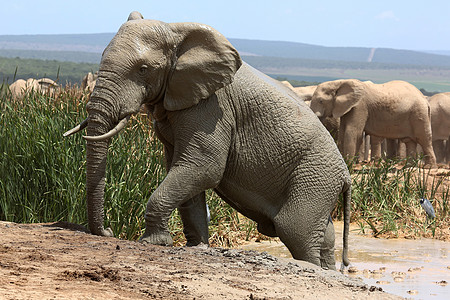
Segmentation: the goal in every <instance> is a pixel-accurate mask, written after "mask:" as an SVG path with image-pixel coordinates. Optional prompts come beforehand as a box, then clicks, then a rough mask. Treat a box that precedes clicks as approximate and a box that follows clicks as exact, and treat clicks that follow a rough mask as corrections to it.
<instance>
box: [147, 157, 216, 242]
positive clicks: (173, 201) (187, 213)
mask: <svg viewBox="0 0 450 300" xmlns="http://www.w3.org/2000/svg"><path fill="white" fill-rule="evenodd" d="M192 174H196V176H193V175H192ZM208 176H209V175H207V174H201V172H200V171H199V170H198V169H195V168H193V167H191V166H190V167H172V168H171V169H170V171H169V173H168V174H167V176H166V178H165V179H164V181H163V182H162V183H161V184H160V185H159V186H158V188H157V189H156V190H155V192H153V194H152V195H151V197H150V200H149V201H148V203H147V209H146V212H145V222H146V228H145V233H144V235H143V236H142V237H141V241H143V242H148V243H150V244H156V245H172V244H173V241H172V237H171V236H170V234H169V230H168V220H169V217H170V214H171V213H172V211H173V210H174V209H175V208H177V207H182V206H183V205H186V207H185V208H186V209H185V210H184V211H183V208H182V214H183V218H185V219H184V220H186V221H187V228H186V230H187V231H188V232H189V233H188V237H189V238H191V236H189V235H191V234H192V236H194V237H195V239H203V240H204V239H207V238H206V230H207V226H206V225H205V223H206V204H205V202H204V197H203V195H202V196H199V194H200V193H203V192H204V191H205V190H206V189H208V188H210V187H212V186H214V185H215V184H216V183H217V182H218V180H214V179H215V176H213V175H212V174H210V176H209V177H208ZM210 180H214V182H213V183H212V182H210ZM190 205H193V206H191V207H190ZM200 207H201V208H200ZM198 209H200V212H198V211H197V210H198ZM196 216H200V217H201V219H195V217H196ZM190 230H193V231H192V232H191V231H190ZM194 242H197V241H194ZM194 242H192V243H194ZM190 244H191V242H190Z"/></svg>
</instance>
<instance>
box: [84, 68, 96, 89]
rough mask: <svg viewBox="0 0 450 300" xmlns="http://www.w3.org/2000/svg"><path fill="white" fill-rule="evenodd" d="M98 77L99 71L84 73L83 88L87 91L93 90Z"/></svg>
mask: <svg viewBox="0 0 450 300" xmlns="http://www.w3.org/2000/svg"><path fill="white" fill-rule="evenodd" d="M97 77H98V72H95V73H93V74H92V72H89V73H87V74H86V75H84V77H83V79H82V80H81V88H82V89H83V90H85V91H88V92H92V91H93V90H94V87H95V82H96V81H97Z"/></svg>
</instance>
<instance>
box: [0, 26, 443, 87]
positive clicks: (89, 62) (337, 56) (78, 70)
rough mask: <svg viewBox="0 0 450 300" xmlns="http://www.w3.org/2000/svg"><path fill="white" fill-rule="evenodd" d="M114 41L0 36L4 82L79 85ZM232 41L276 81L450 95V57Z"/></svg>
mask: <svg viewBox="0 0 450 300" xmlns="http://www.w3.org/2000/svg"><path fill="white" fill-rule="evenodd" d="M113 36H114V33H101V34H66V35H18V36H11V35H8V36H6V35H4V36H0V57H2V58H1V59H0V79H3V81H7V82H8V83H11V82H12V79H13V78H28V77H42V76H47V77H50V78H52V79H56V78H57V77H58V78H59V82H61V83H65V82H71V83H77V82H79V81H80V80H81V78H82V76H84V74H86V73H87V72H89V71H91V72H92V71H95V70H97V69H98V63H99V62H100V59H101V53H102V51H103V49H104V48H105V47H106V46H107V44H108V43H109V41H110V40H111V39H112V37H113ZM229 40H230V42H231V43H232V44H233V45H234V46H235V47H236V48H237V49H238V51H239V52H240V53H241V56H242V57H243V59H244V60H245V61H246V62H248V63H249V64H250V65H252V66H253V67H255V68H257V69H259V70H260V71H262V72H264V73H266V74H269V75H270V76H272V77H274V78H286V79H288V80H291V81H292V80H297V81H306V82H323V81H328V80H335V79H346V78H356V79H360V80H371V81H373V82H375V83H382V82H386V81H389V80H405V81H408V82H411V83H412V84H414V85H415V86H417V87H418V88H419V89H425V90H428V91H435V92H447V91H450V82H449V80H448V78H450V56H446V55H438V54H431V53H425V52H417V51H409V50H396V49H383V48H380V49H376V48H363V47H323V46H317V45H309V44H304V43H294V42H282V41H261V40H246V39H233V38H230V39H229ZM19 58H20V59H19ZM8 59H9V61H8ZM38 60H42V61H38ZM16 67H17V71H16ZM58 70H59V71H58Z"/></svg>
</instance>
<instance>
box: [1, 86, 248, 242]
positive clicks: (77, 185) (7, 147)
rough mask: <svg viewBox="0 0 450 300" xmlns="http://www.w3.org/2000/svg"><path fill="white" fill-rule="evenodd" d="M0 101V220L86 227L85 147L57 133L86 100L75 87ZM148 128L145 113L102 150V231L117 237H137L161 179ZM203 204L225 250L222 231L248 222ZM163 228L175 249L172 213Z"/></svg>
mask: <svg viewBox="0 0 450 300" xmlns="http://www.w3.org/2000/svg"><path fill="white" fill-rule="evenodd" d="M0 95H1V96H0V97H1V98H0V100H1V101H0V109H1V114H0V220H5V221H12V222H26V223H30V222H56V221H68V222H73V223H79V224H83V225H87V213H86V204H85V180H86V178H85V141H84V140H83V138H82V135H81V134H76V135H73V136H70V137H68V138H63V137H62V134H63V133H64V132H65V131H67V130H68V129H70V128H72V127H73V126H74V125H76V124H78V123H79V122H80V121H81V120H83V119H84V118H86V116H87V115H86V112H85V104H86V99H87V96H88V95H87V94H84V93H83V92H82V91H80V90H79V89H77V88H74V87H67V88H65V89H63V90H61V91H60V92H58V93H57V94H56V95H52V96H51V95H41V94H38V93H33V92H31V93H28V94H26V95H24V96H23V97H22V98H20V99H12V97H11V95H8V93H7V91H6V90H5V88H3V90H2V91H0ZM150 123H151V122H150V120H149V118H148V117H147V116H146V115H138V116H136V117H133V118H132V119H131V122H130V124H128V126H127V128H126V129H125V130H123V132H121V134H120V135H118V136H117V137H115V138H113V139H112V141H111V144H110V147H109V153H108V164H107V171H106V172H107V174H106V175H107V177H106V190H105V222H106V223H105V226H109V227H111V228H112V229H113V232H114V233H115V235H116V236H118V237H120V238H126V239H137V238H138V237H139V236H140V235H141V233H142V230H143V228H144V227H145V226H144V225H145V224H144V218H143V216H144V211H145V207H146V203H147V201H148V199H149V198H150V195H151V194H152V193H153V191H154V190H155V189H156V187H157V186H158V185H159V184H160V183H161V181H162V180H163V179H164V177H165V174H166V171H165V167H164V163H163V161H164V160H163V147H162V145H161V143H160V142H159V141H158V140H157V139H156V137H155V135H154V133H153V131H152V130H151V125H150ZM207 202H208V205H209V207H210V211H211V216H212V218H211V226H210V228H211V235H212V237H213V238H212V239H211V242H212V244H216V245H221V246H224V245H232V244H233V243H234V242H235V239H234V238H232V237H231V235H230V236H229V237H224V234H223V233H226V232H233V230H235V229H236V228H238V227H239V228H241V227H243V228H246V226H247V225H246V224H251V223H252V222H250V221H248V222H241V223H240V224H239V225H237V222H236V220H237V214H236V213H235V212H234V210H233V209H231V208H230V207H229V206H228V205H227V204H225V203H224V202H222V201H220V200H219V198H218V197H217V195H215V194H214V193H213V192H211V191H209V192H208V197H207ZM231 224H235V225H231ZM250 226H253V225H250ZM169 227H170V230H171V232H172V234H173V236H174V237H175V243H176V244H182V243H183V242H184V236H183V234H182V223H181V220H180V217H179V214H178V212H177V211H175V212H174V213H173V214H172V216H171V219H170V223H169ZM238 231H239V230H238ZM217 232H221V233H220V234H217Z"/></svg>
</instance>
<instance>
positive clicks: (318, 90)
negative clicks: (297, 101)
mask: <svg viewBox="0 0 450 300" xmlns="http://www.w3.org/2000/svg"><path fill="white" fill-rule="evenodd" d="M282 83H283V84H284V85H286V86H287V87H289V88H290V89H292V90H293V91H294V92H295V93H296V94H297V95H298V96H299V97H300V98H302V99H303V100H304V101H305V103H306V104H307V105H308V106H309V107H310V108H311V110H312V111H313V112H314V113H315V114H316V115H317V116H318V117H319V119H320V120H321V121H322V123H323V124H324V125H325V127H326V128H327V129H328V130H329V131H330V133H331V134H332V135H333V137H334V138H335V139H336V140H337V143H338V147H339V149H340V151H341V153H342V154H343V155H344V156H346V157H355V156H356V157H358V158H359V159H360V160H364V161H367V160H368V159H369V153H370V157H371V158H372V159H374V158H380V157H387V158H394V157H400V158H405V157H407V156H415V155H416V154H417V153H418V152H423V154H424V158H425V163H426V164H427V165H430V166H433V165H435V164H436V163H438V164H445V163H448V164H450V93H439V94H436V95H434V96H432V97H425V96H424V95H423V94H422V93H421V92H420V91H419V90H418V89H417V88H415V87H414V86H413V85H411V84H409V83H407V82H405V81H399V80H396V81H390V82H387V83H384V84H375V83H373V82H370V81H365V82H361V81H359V80H355V79H346V80H335V81H328V82H324V83H321V84H319V85H317V86H307V87H293V86H292V85H290V84H289V82H286V81H283V82H282Z"/></svg>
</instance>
